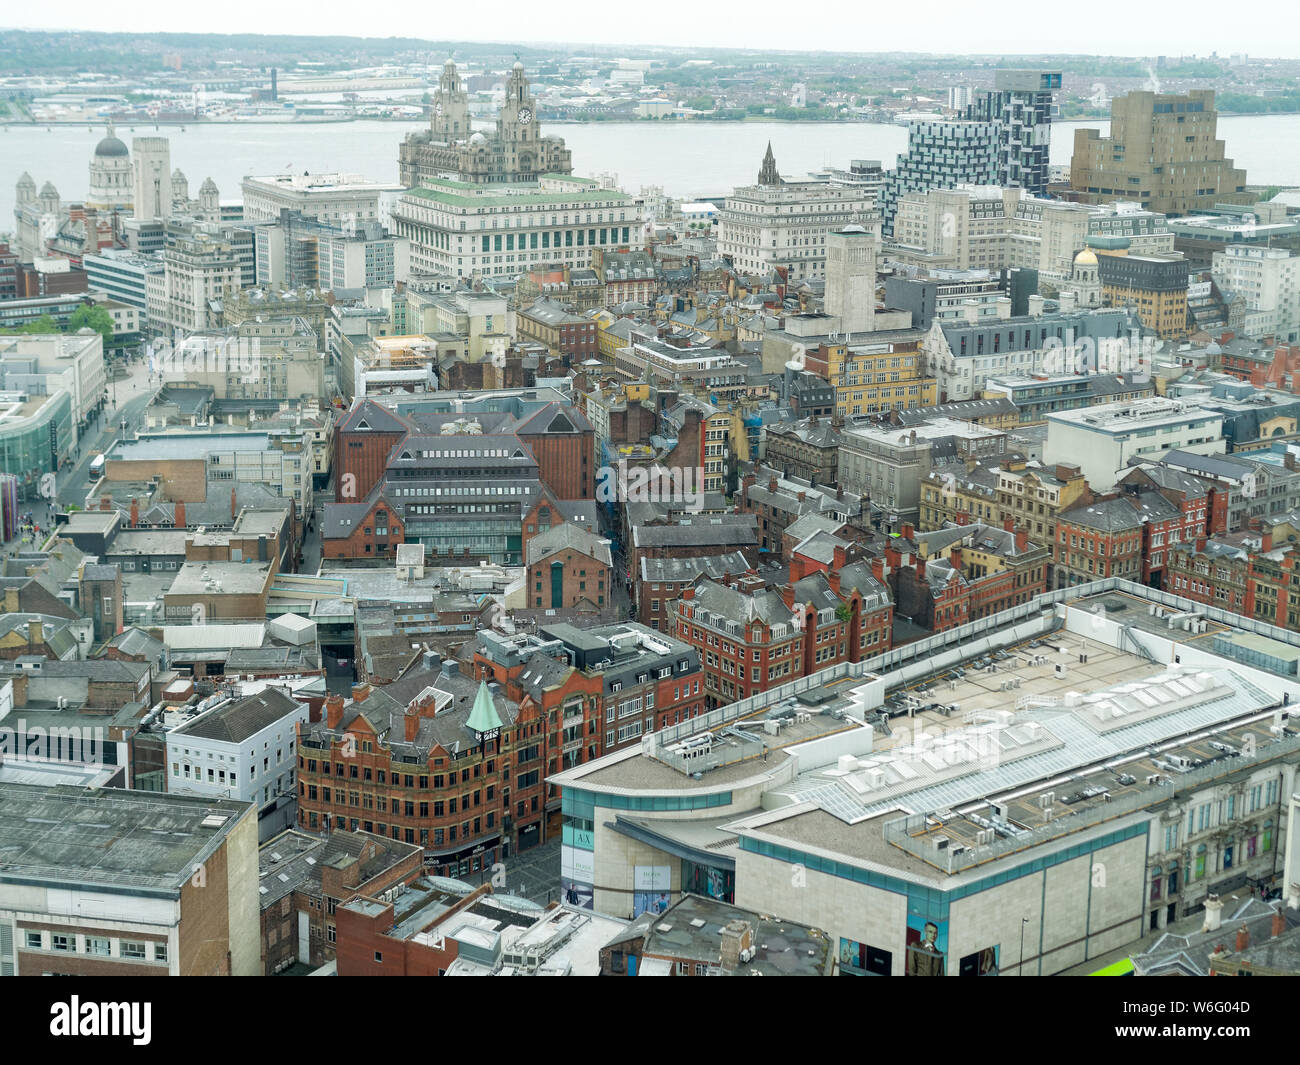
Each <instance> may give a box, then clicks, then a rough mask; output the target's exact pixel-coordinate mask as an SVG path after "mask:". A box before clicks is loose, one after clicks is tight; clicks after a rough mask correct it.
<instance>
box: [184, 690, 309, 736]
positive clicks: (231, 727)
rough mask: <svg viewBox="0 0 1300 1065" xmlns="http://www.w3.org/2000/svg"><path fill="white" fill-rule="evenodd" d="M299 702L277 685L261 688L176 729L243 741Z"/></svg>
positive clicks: (191, 734) (288, 712) (290, 710)
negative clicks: (276, 686)
mask: <svg viewBox="0 0 1300 1065" xmlns="http://www.w3.org/2000/svg"><path fill="white" fill-rule="evenodd" d="M302 705H303V704H301V703H299V702H298V700H297V699H294V698H292V697H291V696H289V695H287V694H286V693H285V692H282V691H281V690H280V689H279V688H263V689H262V690H261V691H260V692H257V693H256V694H255V695H250V696H248V697H247V698H244V699H238V700H236V701H235V702H230V703H225V704H223V705H221V706H218V707H217V708H216V709H215V710H209V711H208V712H207V713H206V714H201V715H199V716H198V717H197V718H195V719H194V720H193V721H191V722H189V723H187V724H184V725H182V726H181V727H180V728H178V729H176V730H175V731H176V733H177V734H180V733H183V734H185V735H187V736H198V737H199V738H201V739H208V740H219V741H220V742H222V743H243V742H244V741H245V740H246V739H248V738H249V737H250V736H254V735H256V734H257V733H259V732H261V731H262V730H263V729H264V728H267V727H269V726H270V725H274V724H275V723H276V722H277V721H280V720H282V719H283V718H285V717H287V716H289V715H290V714H292V713H294V712H296V711H298V710H299V709H301V708H302Z"/></svg>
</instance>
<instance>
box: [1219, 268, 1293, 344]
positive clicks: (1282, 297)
mask: <svg viewBox="0 0 1300 1065" xmlns="http://www.w3.org/2000/svg"><path fill="white" fill-rule="evenodd" d="M1213 275H1214V282H1215V284H1216V285H1218V286H1219V288H1220V290H1222V291H1223V292H1224V294H1225V298H1231V297H1232V296H1240V297H1241V298H1242V299H1244V300H1245V301H1246V306H1247V307H1248V308H1249V309H1250V310H1251V311H1253V312H1256V313H1255V314H1251V315H1247V323H1248V324H1247V328H1246V335H1247V336H1252V337H1273V338H1274V339H1275V340H1276V341H1278V342H1291V341H1295V340H1297V339H1300V255H1297V254H1296V253H1295V252H1293V251H1289V250H1287V249H1285V248H1260V247H1250V246H1242V245H1236V244H1234V245H1230V246H1229V247H1227V248H1225V249H1224V250H1223V251H1217V252H1215V253H1214V259H1213Z"/></svg>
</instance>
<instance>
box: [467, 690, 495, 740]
mask: <svg viewBox="0 0 1300 1065" xmlns="http://www.w3.org/2000/svg"><path fill="white" fill-rule="evenodd" d="M465 724H466V725H468V726H469V727H470V728H471V729H473V730H474V731H475V732H480V733H482V732H491V731H492V730H493V729H498V728H500V727H501V715H500V714H498V713H497V708H496V704H495V703H494V702H493V701H492V692H491V691H490V690H489V689H488V686H487V681H486V680H480V681H479V682H478V694H477V695H475V696H474V708H473V709H472V710H470V712H469V720H467V721H466V722H465Z"/></svg>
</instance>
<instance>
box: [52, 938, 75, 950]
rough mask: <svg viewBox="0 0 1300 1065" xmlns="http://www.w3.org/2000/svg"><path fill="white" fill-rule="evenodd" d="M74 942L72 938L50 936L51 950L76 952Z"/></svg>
mask: <svg viewBox="0 0 1300 1065" xmlns="http://www.w3.org/2000/svg"><path fill="white" fill-rule="evenodd" d="M76 946H77V945H76V941H75V940H74V939H73V937H72V936H60V935H52V936H50V949H51V950H76Z"/></svg>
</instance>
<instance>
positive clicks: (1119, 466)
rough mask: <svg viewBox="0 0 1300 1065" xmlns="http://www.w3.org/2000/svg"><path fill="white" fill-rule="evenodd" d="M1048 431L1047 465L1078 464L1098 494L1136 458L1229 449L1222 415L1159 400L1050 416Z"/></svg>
mask: <svg viewBox="0 0 1300 1065" xmlns="http://www.w3.org/2000/svg"><path fill="white" fill-rule="evenodd" d="M1047 427H1048V428H1047V443H1046V445H1045V447H1044V450H1043V461H1044V462H1045V463H1046V464H1047V465H1048V466H1052V465H1055V464H1057V463H1072V464H1074V465H1077V466H1078V467H1079V468H1080V469H1081V470H1082V471H1083V475H1084V477H1085V478H1086V479H1087V481H1088V484H1089V485H1090V486H1091V487H1092V489H1093V491H1095V492H1105V491H1108V490H1109V489H1110V488H1111V487H1112V486H1113V485H1114V484H1115V482H1116V481H1117V480H1118V478H1119V477H1121V476H1123V474H1124V472H1125V470H1126V468H1127V466H1128V465H1129V462H1130V460H1131V459H1134V458H1140V457H1142V456H1147V457H1150V458H1153V459H1154V458H1157V457H1159V456H1161V455H1164V454H1165V453H1166V452H1169V451H1175V450H1177V451H1186V452H1190V453H1191V454H1194V455H1222V454H1223V453H1224V451H1225V445H1224V442H1223V431H1222V429H1223V415H1222V414H1220V413H1219V412H1217V411H1213V410H1207V409H1205V408H1202V407H1199V406H1196V405H1195V404H1191V403H1184V402H1181V401H1178V400H1171V399H1165V398H1163V397H1160V396H1153V397H1152V398H1150V399H1146V400H1142V401H1140V402H1138V403H1116V404H1106V405H1103V406H1099V407H1088V408H1085V409H1083V410H1070V411H1059V412H1057V413H1054V414H1049V415H1048V416H1047Z"/></svg>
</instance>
